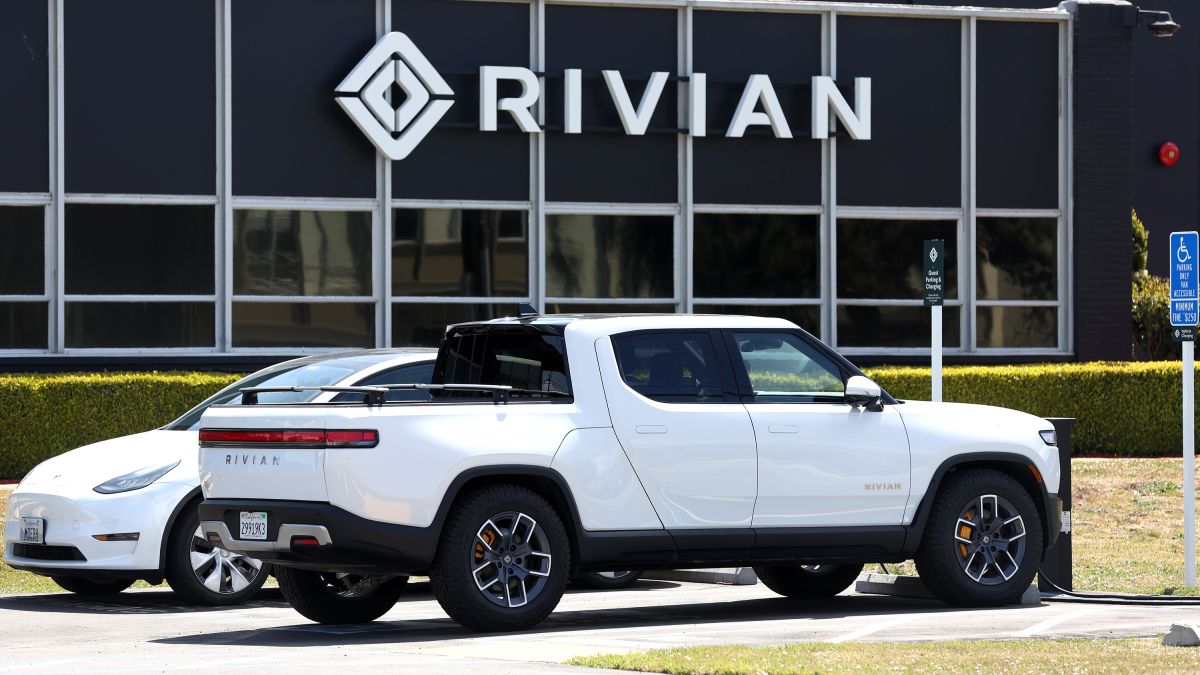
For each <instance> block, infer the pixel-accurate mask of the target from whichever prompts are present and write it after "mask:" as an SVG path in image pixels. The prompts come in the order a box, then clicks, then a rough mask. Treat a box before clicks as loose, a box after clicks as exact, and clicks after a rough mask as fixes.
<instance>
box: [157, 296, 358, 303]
mask: <svg viewBox="0 0 1200 675" xmlns="http://www.w3.org/2000/svg"><path fill="white" fill-rule="evenodd" d="M172 297H173V298H178V297H179V296H172ZM232 297H233V301H234V302H257V303H287V304H304V305H308V304H312V305H321V304H335V303H342V304H357V305H362V304H367V303H373V302H374V301H375V298H374V297H371V296H368V295H234V296H232Z"/></svg>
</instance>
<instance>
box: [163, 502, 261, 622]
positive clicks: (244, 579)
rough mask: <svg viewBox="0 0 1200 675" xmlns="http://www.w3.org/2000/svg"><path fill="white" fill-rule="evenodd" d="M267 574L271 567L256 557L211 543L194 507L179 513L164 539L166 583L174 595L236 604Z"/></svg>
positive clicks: (200, 601) (214, 603)
mask: <svg viewBox="0 0 1200 675" xmlns="http://www.w3.org/2000/svg"><path fill="white" fill-rule="evenodd" d="M269 575H270V567H269V566H267V565H263V564H262V563H261V562H259V561H258V560H255V559H254V558H250V557H247V556H244V555H242V554H240V553H234V552H232V551H226V550H225V549H223V548H219V547H217V546H213V545H212V543H210V542H209V541H208V539H206V538H205V536H204V533H203V532H201V531H200V514H199V512H197V511H196V509H194V508H190V507H188V508H185V509H184V510H183V512H181V513H180V514H179V518H178V519H176V521H175V529H173V530H172V531H171V535H170V540H169V541H168V543H167V583H168V584H170V585H171V590H173V591H175V595H178V596H179V597H180V598H182V599H183V600H185V601H187V602H189V603H193V604H197V605H209V606H214V607H215V606H222V605H237V604H240V603H243V602H245V601H246V600H248V599H250V597H251V596H253V595H254V594H255V593H257V592H258V589H260V588H262V585H263V583H264V582H265V581H266V580H267V577H268V576H269Z"/></svg>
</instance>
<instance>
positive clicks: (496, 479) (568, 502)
mask: <svg viewBox="0 0 1200 675" xmlns="http://www.w3.org/2000/svg"><path fill="white" fill-rule="evenodd" d="M500 484H507V485H517V486H520V487H523V488H526V489H528V490H531V491H533V492H534V493H536V494H537V495H539V496H541V497H542V498H543V499H545V500H546V501H547V502H550V506H551V507H553V508H554V511H555V512H556V513H557V514H558V517H559V518H560V519H561V520H562V522H563V526H564V527H565V529H566V531H567V539H568V542H569V544H570V546H571V573H570V577H572V578H574V576H575V574H576V570H577V567H578V564H579V542H580V532H581V530H582V527H583V526H582V521H581V520H580V518H579V510H578V508H577V507H576V505H575V498H574V496H573V495H572V494H571V487H570V486H569V485H568V484H567V481H566V479H565V478H563V476H562V474H560V473H558V472H557V471H555V470H554V469H550V468H545V467H537V466H526V465H518V464H511V465H496V466H484V467H476V468H473V469H467V470H466V471H463V472H462V473H460V474H458V476H456V477H455V478H454V480H452V481H451V482H450V487H449V488H447V490H446V494H445V496H443V497H442V503H441V505H440V506H439V507H438V510H437V515H436V516H435V517H434V521H433V522H434V528H435V530H436V531H435V536H436V539H435V540H437V541H440V540H441V533H442V528H443V527H444V526H445V523H446V519H447V517H449V515H450V510H451V509H452V508H454V506H455V505H456V504H457V503H458V502H459V501H460V500H461V499H462V498H463V497H464V496H465V495H467V494H470V493H471V492H472V491H473V490H475V489H478V488H481V487H484V486H487V485H500Z"/></svg>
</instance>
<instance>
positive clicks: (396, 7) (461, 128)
mask: <svg viewBox="0 0 1200 675" xmlns="http://www.w3.org/2000/svg"><path fill="white" fill-rule="evenodd" d="M529 13H530V10H529V4H528V3H523V2H521V3H500V2H457V1H455V2H451V1H449V0H393V3H392V29H393V30H397V31H400V32H402V33H404V34H406V35H408V37H410V38H412V40H413V42H415V43H416V45H417V47H418V48H420V50H421V52H422V53H423V54H425V56H426V58H428V59H429V61H430V63H432V64H433V66H434V67H435V68H437V70H438V72H439V73H441V75H442V77H443V78H445V80H446V83H447V84H449V85H450V88H451V89H453V90H454V106H453V107H451V108H450V110H449V112H447V113H446V116H445V117H443V118H442V120H441V121H440V122H439V123H438V125H437V126H436V127H434V130H433V131H432V132H430V134H429V135H428V136H426V137H425V139H424V140H422V141H421V143H420V145H418V146H417V148H416V150H414V151H413V153H412V154H411V155H409V156H408V157H406V158H404V159H403V160H400V161H398V162H392V196H393V197H396V198H398V199H402V198H412V199H513V200H527V199H529V135H528V134H526V133H525V132H523V131H521V130H519V129H517V127H516V124H514V123H512V121H511V120H512V118H511V116H509V115H508V114H507V113H502V114H500V116H499V117H498V124H497V126H498V127H499V128H498V130H497V131H479V67H480V66H483V65H493V66H523V67H529V65H530V63H529ZM500 93H501V95H502V96H503V95H516V94H517V93H519V92H517V91H513V92H511V93H509V92H508V91H507V90H506V89H505V88H504V87H503V86H502V87H501V89H500Z"/></svg>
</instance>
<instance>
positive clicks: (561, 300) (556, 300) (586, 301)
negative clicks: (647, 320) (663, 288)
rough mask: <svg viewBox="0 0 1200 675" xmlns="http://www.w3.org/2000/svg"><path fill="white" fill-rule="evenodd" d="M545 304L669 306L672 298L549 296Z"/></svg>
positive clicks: (672, 301) (673, 300)
mask: <svg viewBox="0 0 1200 675" xmlns="http://www.w3.org/2000/svg"><path fill="white" fill-rule="evenodd" d="M546 302H547V303H549V304H552V305H557V304H571V305H670V304H673V303H674V302H675V299H674V298H568V297H555V296H551V297H548V298H546Z"/></svg>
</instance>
